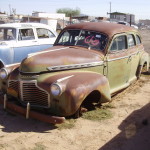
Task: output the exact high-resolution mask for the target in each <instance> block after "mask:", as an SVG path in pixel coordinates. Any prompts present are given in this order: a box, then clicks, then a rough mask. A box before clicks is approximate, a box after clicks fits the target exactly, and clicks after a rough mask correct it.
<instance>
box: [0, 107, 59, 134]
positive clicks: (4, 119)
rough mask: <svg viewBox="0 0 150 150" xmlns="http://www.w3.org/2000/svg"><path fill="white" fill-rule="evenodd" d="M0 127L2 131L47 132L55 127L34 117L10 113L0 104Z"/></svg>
mask: <svg viewBox="0 0 150 150" xmlns="http://www.w3.org/2000/svg"><path fill="white" fill-rule="evenodd" d="M0 128H1V130H2V131H3V132H40V133H49V132H50V130H53V129H56V128H57V127H56V126H55V125H53V124H50V123H45V122H42V121H39V120H35V119H30V118H29V119H26V118H25V117H23V116H20V115H18V114H16V115H15V114H12V113H10V112H8V111H5V110H4V109H3V105H0Z"/></svg>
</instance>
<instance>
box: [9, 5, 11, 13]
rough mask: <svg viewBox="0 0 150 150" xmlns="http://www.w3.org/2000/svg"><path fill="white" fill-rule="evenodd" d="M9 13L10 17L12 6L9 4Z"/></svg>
mask: <svg viewBox="0 0 150 150" xmlns="http://www.w3.org/2000/svg"><path fill="white" fill-rule="evenodd" d="M9 12H10V15H11V5H10V4H9Z"/></svg>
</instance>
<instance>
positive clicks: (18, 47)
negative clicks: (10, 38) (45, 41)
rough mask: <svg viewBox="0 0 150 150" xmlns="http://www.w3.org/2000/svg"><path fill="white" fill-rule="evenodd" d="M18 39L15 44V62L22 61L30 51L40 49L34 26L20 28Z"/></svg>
mask: <svg viewBox="0 0 150 150" xmlns="http://www.w3.org/2000/svg"><path fill="white" fill-rule="evenodd" d="M17 38H18V39H17V41H16V43H15V44H14V63H16V62H20V61H22V60H23V59H24V58H25V57H27V56H28V54H30V53H34V52H37V51H39V50H40V47H39V43H38V39H37V36H36V34H35V31H34V29H33V28H20V29H18V37H17Z"/></svg>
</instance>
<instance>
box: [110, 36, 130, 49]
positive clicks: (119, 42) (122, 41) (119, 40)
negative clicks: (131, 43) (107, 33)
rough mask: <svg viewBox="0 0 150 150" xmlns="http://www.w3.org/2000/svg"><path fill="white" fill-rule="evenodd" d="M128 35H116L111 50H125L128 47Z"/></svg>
mask: <svg viewBox="0 0 150 150" xmlns="http://www.w3.org/2000/svg"><path fill="white" fill-rule="evenodd" d="M126 41H127V40H126V36H125V35H121V36H118V37H116V38H115V39H114V40H113V43H112V45H111V48H110V50H111V51H118V50H124V49H127V42H126Z"/></svg>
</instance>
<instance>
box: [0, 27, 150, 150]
mask: <svg viewBox="0 0 150 150" xmlns="http://www.w3.org/2000/svg"><path fill="white" fill-rule="evenodd" d="M141 34H142V37H143V43H144V45H145V49H146V51H147V52H149V53H150V30H149V31H147V30H143V31H141ZM112 105H113V106H114V108H112V109H111V111H112V113H113V117H112V118H111V119H107V120H103V121H90V120H86V119H83V118H79V119H77V120H76V122H75V126H74V127H73V128H71V129H62V130H59V129H58V128H56V127H55V126H53V125H49V124H46V123H43V122H40V121H37V120H33V119H29V120H25V118H23V117H21V116H18V115H11V114H9V113H7V112H5V111H4V110H3V109H2V106H0V149H2V150H150V75H143V76H142V78H141V79H140V80H139V81H137V82H136V83H134V84H133V85H131V86H130V87H129V88H127V89H126V90H124V91H123V92H121V93H119V94H117V95H116V96H114V97H113V101H112Z"/></svg>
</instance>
